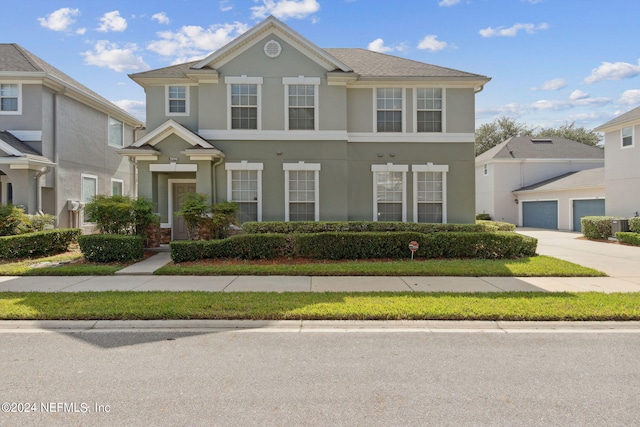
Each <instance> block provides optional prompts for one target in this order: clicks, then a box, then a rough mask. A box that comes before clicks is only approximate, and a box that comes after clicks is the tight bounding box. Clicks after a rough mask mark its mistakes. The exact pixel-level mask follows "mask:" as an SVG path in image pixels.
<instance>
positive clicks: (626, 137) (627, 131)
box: [621, 126, 633, 148]
mask: <svg viewBox="0 0 640 427" xmlns="http://www.w3.org/2000/svg"><path fill="white" fill-rule="evenodd" d="M621 133H622V148H624V147H633V127H632V126H629V127H626V128H622V131H621Z"/></svg>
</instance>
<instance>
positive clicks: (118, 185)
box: [111, 178, 124, 196]
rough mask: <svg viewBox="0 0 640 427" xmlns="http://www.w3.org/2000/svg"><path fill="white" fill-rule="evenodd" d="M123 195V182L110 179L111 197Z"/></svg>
mask: <svg viewBox="0 0 640 427" xmlns="http://www.w3.org/2000/svg"><path fill="white" fill-rule="evenodd" d="M123 194H124V181H123V180H121V179H116V178H111V195H112V196H122V195H123Z"/></svg>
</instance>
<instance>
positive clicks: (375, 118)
mask: <svg viewBox="0 0 640 427" xmlns="http://www.w3.org/2000/svg"><path fill="white" fill-rule="evenodd" d="M378 89H398V88H397V87H388V86H384V87H376V88H374V89H373V133H380V134H386V135H393V134H398V133H406V132H407V89H406V88H402V131H401V132H378Z"/></svg>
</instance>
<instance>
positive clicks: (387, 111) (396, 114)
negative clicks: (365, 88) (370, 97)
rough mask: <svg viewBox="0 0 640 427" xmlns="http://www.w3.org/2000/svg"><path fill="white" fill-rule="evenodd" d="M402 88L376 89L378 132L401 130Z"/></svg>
mask: <svg viewBox="0 0 640 427" xmlns="http://www.w3.org/2000/svg"><path fill="white" fill-rule="evenodd" d="M402 92H403V90H402V89H401V88H384V89H376V123H377V128H376V129H377V131H378V132H402V110H403V97H402Z"/></svg>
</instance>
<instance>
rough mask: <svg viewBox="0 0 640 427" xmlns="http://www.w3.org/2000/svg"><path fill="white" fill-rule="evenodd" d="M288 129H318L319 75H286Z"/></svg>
mask: <svg viewBox="0 0 640 427" xmlns="http://www.w3.org/2000/svg"><path fill="white" fill-rule="evenodd" d="M282 83H283V84H284V88H285V101H286V105H285V115H286V117H285V126H286V129H287V130H317V129H318V87H319V85H320V78H319V77H304V76H299V77H284V78H283V79H282Z"/></svg>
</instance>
